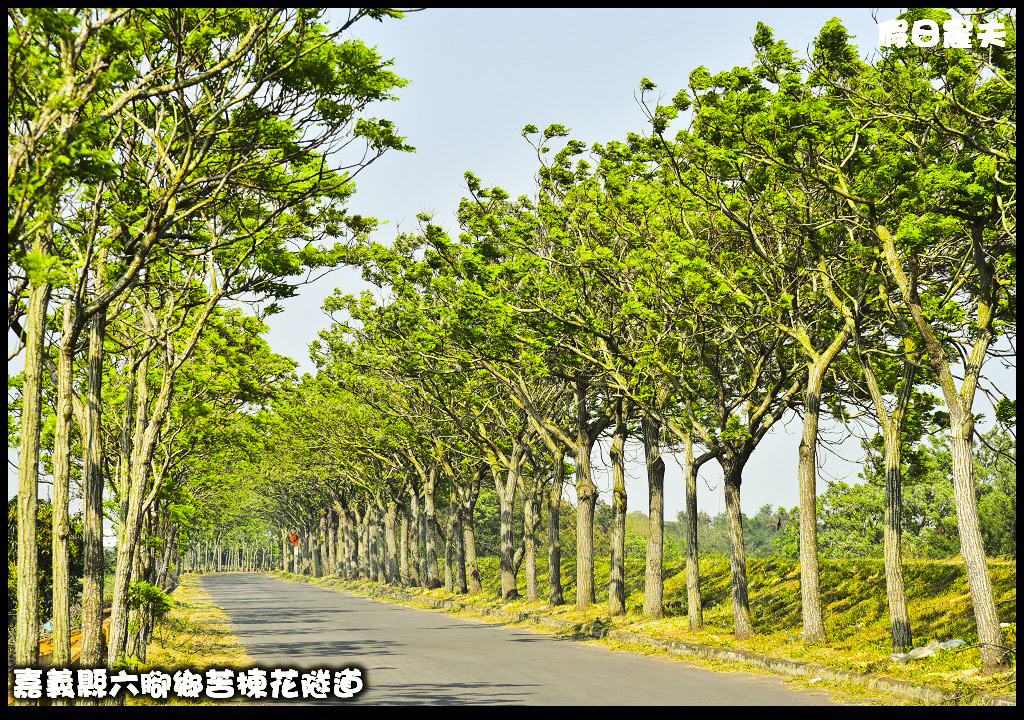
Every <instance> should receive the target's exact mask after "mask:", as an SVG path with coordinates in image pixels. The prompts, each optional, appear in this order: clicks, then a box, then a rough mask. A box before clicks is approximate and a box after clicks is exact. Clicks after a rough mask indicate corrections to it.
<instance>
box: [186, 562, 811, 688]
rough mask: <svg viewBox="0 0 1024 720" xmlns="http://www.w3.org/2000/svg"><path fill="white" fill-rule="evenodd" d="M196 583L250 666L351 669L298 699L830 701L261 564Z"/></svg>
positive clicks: (768, 680)
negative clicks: (327, 693)
mask: <svg viewBox="0 0 1024 720" xmlns="http://www.w3.org/2000/svg"><path fill="white" fill-rule="evenodd" d="M202 583H203V587H204V588H205V589H206V591H207V592H209V594H210V596H211V597H212V598H213V601H214V602H215V603H216V604H217V605H218V606H220V607H221V608H222V609H223V610H224V612H225V613H227V615H228V616H229V617H230V618H231V622H232V624H233V625H234V629H235V633H236V635H237V636H238V638H239V639H240V640H241V642H242V644H243V645H244V646H245V648H246V650H247V651H248V653H249V655H250V656H251V657H252V658H253V659H254V660H255V661H256V663H257V664H258V665H259V666H260V667H262V668H265V669H268V670H269V669H270V668H284V667H287V668H305V669H310V668H322V667H323V668H326V667H329V668H338V669H340V668H344V667H359V668H361V669H362V671H363V682H364V690H363V691H362V692H361V693H359V694H358V695H356V697H354V698H352V699H350V700H339V699H329V700H326V701H324V700H306V701H304V702H307V703H311V702H316V703H317V704H324V703H326V704H332V703H352V702H358V703H361V704H377V705H420V704H433V705H453V704H458V705H463V704H487V705H520V704H523V705H828V704H831V703H830V701H829V700H828V698H826V697H825V696H823V695H821V694H818V693H814V692H808V691H799V690H792V689H790V688H788V687H786V686H785V685H784V684H783V683H782V681H781V680H779V679H777V678H774V677H761V676H757V675H745V674H738V673H715V672H710V671H708V670H702V669H699V668H692V667H688V666H687V665H686V664H684V663H680V662H672V661H669V660H666V659H662V658H656V657H648V656H643V655H634V654H631V653H624V652H613V651H611V650H606V649H604V648H599V647H592V646H587V645H583V644H580V643H577V642H574V641H571V640H564V639H558V638H553V637H549V636H544V635H535V634H533V633H529V632H525V631H523V630H516V629H511V628H505V627H501V626H494V625H487V624H481V623H474V622H469V621H466V620H462V619H459V618H454V617H452V616H450V615H447V614H445V613H442V612H436V611H429V610H414V609H411V608H406V607H402V606H397V605H389V604H385V603H380V602H374V601H372V600H366V599H364V598H360V597H355V596H352V595H347V594H343V593H339V592H334V591H329V590H323V589H321V588H317V587H314V586H312V585H309V584H306V583H288V582H284V581H282V580H277V579H274V578H270V577H267V576H265V575H257V574H252V575H245V574H224V575H206V576H204V577H203V578H202ZM290 702H291V703H301V702H303V701H302V700H299V701H295V700H293V701H290Z"/></svg>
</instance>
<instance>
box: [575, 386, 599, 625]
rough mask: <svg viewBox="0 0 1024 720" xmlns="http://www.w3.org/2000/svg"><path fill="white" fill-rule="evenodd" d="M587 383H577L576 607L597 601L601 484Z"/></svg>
mask: <svg viewBox="0 0 1024 720" xmlns="http://www.w3.org/2000/svg"><path fill="white" fill-rule="evenodd" d="M586 393H587V385H586V383H584V382H582V381H578V382H577V383H576V389H575V395H576V449H577V452H576V457H575V458H574V460H575V461H576V607H577V608H580V609H583V608H587V607H590V606H591V605H593V604H594V603H595V602H596V601H597V596H596V594H595V587H594V508H595V507H596V506H597V487H596V486H595V485H594V481H593V479H592V477H591V472H590V451H591V449H592V448H593V444H592V443H591V442H590V433H589V431H588V427H587V394H586Z"/></svg>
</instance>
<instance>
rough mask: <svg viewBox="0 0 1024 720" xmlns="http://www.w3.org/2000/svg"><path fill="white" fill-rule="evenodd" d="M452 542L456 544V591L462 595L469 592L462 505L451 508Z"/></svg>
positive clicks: (454, 505)
mask: <svg viewBox="0 0 1024 720" xmlns="http://www.w3.org/2000/svg"><path fill="white" fill-rule="evenodd" d="M451 513H452V517H453V521H452V543H453V544H454V545H455V591H456V592H457V593H459V594H460V595H465V594H466V593H467V592H469V587H468V585H467V583H466V536H465V533H464V532H463V527H462V512H461V507H460V506H458V505H456V504H453V505H452V508H451Z"/></svg>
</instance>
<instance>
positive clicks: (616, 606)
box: [608, 397, 660, 615]
mask: <svg viewBox="0 0 1024 720" xmlns="http://www.w3.org/2000/svg"><path fill="white" fill-rule="evenodd" d="M625 451H626V418H625V415H624V412H623V407H622V398H621V397H619V398H616V400H615V430H614V431H613V433H612V446H611V450H610V451H609V456H610V458H611V463H612V532H611V538H610V540H611V558H610V561H609V568H608V612H609V613H610V614H611V615H621V614H622V613H624V612H625V611H626V457H625ZM659 574H660V573H659Z"/></svg>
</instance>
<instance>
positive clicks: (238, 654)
mask: <svg viewBox="0 0 1024 720" xmlns="http://www.w3.org/2000/svg"><path fill="white" fill-rule="evenodd" d="M171 597H173V598H174V602H175V605H174V609H173V610H171V612H170V613H168V614H167V616H166V617H165V618H164V619H163V620H162V621H161V622H160V623H159V624H158V625H157V627H156V629H155V630H154V632H153V639H152V641H151V642H150V644H149V647H148V648H147V649H146V662H145V663H143V664H142V665H140V666H139V671H140V673H142V672H148V671H150V670H161V671H163V672H167V673H173V672H174V671H176V670H182V669H185V668H188V669H190V670H192V671H193V672H199V671H201V670H204V669H206V668H211V667H215V668H232V669H236V670H237V669H246V668H250V667H252V666H253V660H252V658H251V657H249V655H248V654H247V653H246V652H245V648H243V647H242V644H241V643H240V642H239V641H238V638H237V637H235V636H234V635H233V634H232V628H231V623H230V622H229V620H228V617H227V616H226V615H225V614H224V613H223V612H222V611H221V610H220V608H218V607H217V606H216V605H214V604H213V600H211V599H210V596H209V595H208V594H207V593H206V592H205V591H204V590H203V589H202V587H201V586H200V584H199V578H198V576H196V575H184V576H182V579H181V584H180V585H179V586H178V588H177V589H176V590H175V591H174V593H173V595H172V596H171ZM246 702H247V701H246V700H245V699H240V698H238V697H236V698H233V699H231V700H217V701H214V700H210V699H209V698H200V699H195V700H191V699H184V698H170V699H168V700H153V699H152V698H149V697H134V698H132V697H130V698H128V699H127V701H126V704H127V705H223V704H225V703H229V704H243V703H246ZM249 704H251V703H249Z"/></svg>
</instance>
